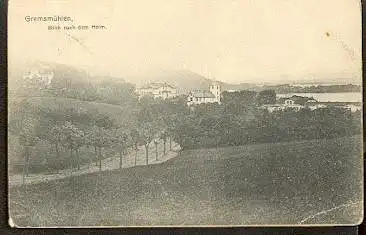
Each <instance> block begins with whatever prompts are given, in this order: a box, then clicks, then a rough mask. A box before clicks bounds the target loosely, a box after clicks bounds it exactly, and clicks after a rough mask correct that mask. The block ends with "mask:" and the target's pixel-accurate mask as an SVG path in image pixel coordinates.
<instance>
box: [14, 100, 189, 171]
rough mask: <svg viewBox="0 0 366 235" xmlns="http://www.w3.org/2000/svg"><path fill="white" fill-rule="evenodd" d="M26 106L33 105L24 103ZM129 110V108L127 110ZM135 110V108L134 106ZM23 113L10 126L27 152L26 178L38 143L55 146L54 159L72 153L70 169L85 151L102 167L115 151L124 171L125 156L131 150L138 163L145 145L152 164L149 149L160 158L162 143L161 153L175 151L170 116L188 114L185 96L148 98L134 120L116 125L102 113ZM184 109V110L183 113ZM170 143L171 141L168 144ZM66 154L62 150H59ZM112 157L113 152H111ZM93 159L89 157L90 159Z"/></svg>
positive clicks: (113, 120)
mask: <svg viewBox="0 0 366 235" xmlns="http://www.w3.org/2000/svg"><path fill="white" fill-rule="evenodd" d="M25 105H26V106H27V105H29V106H28V109H25V110H29V107H30V104H29V103H27V102H25ZM127 108H128V107H126V109H127ZM134 108H136V107H134ZM25 110H24V111H23V113H22V117H21V119H20V120H19V121H18V122H19V124H18V125H11V129H13V132H14V133H16V134H17V135H19V140H20V144H21V145H22V146H23V149H24V151H23V153H24V160H25V164H24V169H23V173H24V176H26V175H28V167H29V159H30V150H31V149H34V148H37V143H38V142H39V141H46V142H47V143H49V144H50V145H52V146H53V149H54V153H55V156H54V159H55V160H57V159H63V161H66V159H64V158H62V157H61V155H62V154H61V152H62V153H63V155H64V153H65V152H66V151H67V152H69V158H68V159H69V164H66V165H69V166H70V167H71V168H77V169H80V162H81V161H80V153H81V151H84V155H85V154H86V153H85V149H88V150H90V152H91V151H93V152H94V154H93V155H91V156H92V157H93V158H94V159H93V160H95V164H96V165H97V166H99V169H100V170H101V168H102V159H103V158H104V154H103V151H105V150H107V149H112V150H113V151H114V152H118V153H119V156H120V168H122V165H123V162H122V159H123V156H124V155H126V154H127V150H128V149H130V150H132V151H134V152H135V164H136V161H137V160H136V159H137V151H138V147H139V146H144V149H145V159H146V164H149V162H148V161H149V154H150V153H149V149H150V148H149V147H150V145H151V144H154V145H155V155H156V158H158V155H159V153H158V148H157V146H158V144H159V143H162V144H163V150H162V152H163V153H162V154H164V155H165V154H166V152H167V144H168V143H169V149H171V148H172V138H171V136H172V133H173V128H174V125H173V122H172V121H171V120H172V119H171V118H170V116H172V115H178V114H183V113H185V112H187V111H188V109H187V107H185V101H184V100H183V99H182V97H179V98H177V99H175V100H158V99H151V98H148V97H145V98H143V99H141V100H140V101H139V102H138V104H137V109H136V110H137V112H135V115H136V116H134V117H130V118H129V119H128V120H125V122H124V123H117V122H116V120H115V119H112V118H110V117H109V116H106V115H102V114H97V113H95V114H93V115H91V116H88V117H86V116H85V117H84V116H80V113H78V112H74V113H72V112H71V113H69V114H68V115H66V116H65V114H64V113H62V114H64V115H62V114H61V113H54V112H55V111H53V109H50V110H51V111H49V112H44V110H42V111H39V112H37V111H35V110H31V111H30V112H26V111H25ZM182 110H184V111H182ZM168 141H169V142H168ZM61 149H62V150H63V151H60V150H61ZM108 154H110V153H108ZM89 158H90V157H89Z"/></svg>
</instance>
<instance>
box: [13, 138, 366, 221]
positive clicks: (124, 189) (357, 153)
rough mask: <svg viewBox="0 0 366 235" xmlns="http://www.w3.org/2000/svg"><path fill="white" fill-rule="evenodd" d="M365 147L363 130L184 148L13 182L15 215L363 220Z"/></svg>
mask: <svg viewBox="0 0 366 235" xmlns="http://www.w3.org/2000/svg"><path fill="white" fill-rule="evenodd" d="M361 145H362V144H361V141H360V136H355V137H352V138H350V137H347V138H337V139H331V140H311V141H299V142H289V143H274V144H258V145H248V146H239V147H227V148H219V149H200V150H191V151H183V152H181V153H180V155H179V156H178V157H176V158H174V159H171V160H169V161H167V162H165V163H163V164H159V165H150V166H137V167H133V168H129V169H123V170H122V171H119V170H116V171H109V172H103V173H102V174H97V173H96V174H89V175H83V176H79V177H74V178H70V179H64V180H58V181H53V182H49V183H41V184H36V185H32V186H29V187H28V188H24V187H16V188H11V189H9V193H10V195H9V208H10V216H11V217H12V218H13V220H14V222H15V224H16V225H17V226H72V225H74V226H75V225H79V226H80V225H82V226H95V225H97V226H98V225H105V226H120V225H124V226H133V225H136V226H140V225H212V224H215V225H229V224H235V225H243V224H245V225H256V224H262V225H263V224H267V225H268V224H272V225H275V224H297V223H304V224H306V223H311V224H318V223H321V224H355V223H359V222H360V221H361V219H362V212H363V208H362V205H363V202H362V200H363V194H362V189H363V185H362V175H363V172H362V165H363V164H362V163H363V160H362V156H361V152H362V151H361V149H362V146H361ZM73 188H74V189H75V190H73Z"/></svg>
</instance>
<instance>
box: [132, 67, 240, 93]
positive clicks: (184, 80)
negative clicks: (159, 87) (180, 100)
mask: <svg viewBox="0 0 366 235" xmlns="http://www.w3.org/2000/svg"><path fill="white" fill-rule="evenodd" d="M126 80H127V81H128V82H131V83H134V84H136V85H137V86H141V85H144V84H147V83H150V82H167V83H169V84H171V85H174V86H176V87H177V89H178V93H180V94H186V93H188V92H189V91H192V90H208V89H209V85H210V84H211V83H212V82H214V80H212V79H209V78H206V77H204V76H202V75H200V74H197V73H194V72H192V71H189V70H165V71H163V72H161V73H158V74H151V75H149V76H138V77H137V76H136V77H129V78H128V77H126ZM218 82H219V83H220V84H221V86H222V88H223V89H234V88H235V87H237V85H233V84H228V83H224V82H220V81H218Z"/></svg>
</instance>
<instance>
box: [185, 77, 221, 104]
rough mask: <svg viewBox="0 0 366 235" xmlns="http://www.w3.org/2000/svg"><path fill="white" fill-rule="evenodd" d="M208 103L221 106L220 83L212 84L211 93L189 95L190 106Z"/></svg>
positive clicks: (193, 92)
mask: <svg viewBox="0 0 366 235" xmlns="http://www.w3.org/2000/svg"><path fill="white" fill-rule="evenodd" d="M207 103H218V104H221V86H220V84H219V83H217V82H215V83H212V84H211V85H210V87H209V91H192V92H190V93H189V95H188V98H187V105H188V106H190V105H196V104H207Z"/></svg>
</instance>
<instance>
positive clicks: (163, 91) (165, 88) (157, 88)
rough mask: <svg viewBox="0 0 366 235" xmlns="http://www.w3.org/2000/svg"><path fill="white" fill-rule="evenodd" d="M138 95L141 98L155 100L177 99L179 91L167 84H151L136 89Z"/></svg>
mask: <svg viewBox="0 0 366 235" xmlns="http://www.w3.org/2000/svg"><path fill="white" fill-rule="evenodd" d="M136 93H137V94H138V95H139V96H140V98H141V97H143V96H153V97H154V98H162V99H170V98H173V97H176V96H177V95H178V94H177V89H176V88H175V87H174V86H172V85H169V84H167V83H157V82H155V83H149V84H147V85H145V86H143V87H140V88H138V89H136Z"/></svg>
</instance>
